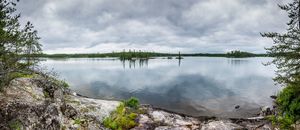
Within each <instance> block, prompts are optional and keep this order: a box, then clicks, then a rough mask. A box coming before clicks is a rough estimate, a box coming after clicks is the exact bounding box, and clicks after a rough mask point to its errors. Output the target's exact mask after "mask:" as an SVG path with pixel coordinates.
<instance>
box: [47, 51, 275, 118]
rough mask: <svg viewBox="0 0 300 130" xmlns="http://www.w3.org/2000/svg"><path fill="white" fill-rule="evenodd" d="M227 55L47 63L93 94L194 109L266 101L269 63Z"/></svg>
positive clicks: (221, 108)
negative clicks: (180, 59) (133, 61)
mask: <svg viewBox="0 0 300 130" xmlns="http://www.w3.org/2000/svg"><path fill="white" fill-rule="evenodd" d="M227 60H228V59H226V58H205V57H201V58H188V57H187V58H185V59H183V64H181V66H180V67H178V60H166V59H150V60H149V63H147V64H148V67H141V68H139V65H138V64H139V62H138V61H136V67H138V68H137V69H129V68H125V69H124V68H123V66H122V62H120V61H119V60H105V61H104V60H91V61H90V60H86V59H84V60H75V61H72V60H71V61H67V62H61V61H57V62H54V61H53V62H50V63H47V64H48V65H49V66H53V67H54V68H55V69H56V70H58V72H60V73H61V74H62V77H63V78H65V79H66V80H67V81H69V82H70V83H71V85H72V89H75V90H76V91H77V92H79V93H81V94H83V95H86V96H90V97H95V98H106V99H112V98H115V99H124V98H128V97H130V96H136V97H139V98H140V99H141V101H142V102H143V103H148V104H153V105H156V106H160V107H163V108H166V109H168V110H172V111H176V112H181V113H189V114H194V115H197V114H200V113H201V112H202V113H203V112H204V111H205V113H207V111H210V112H214V113H222V111H233V110H234V109H233V108H234V106H235V105H240V106H241V108H244V107H249V108H251V107H252V106H257V104H266V105H267V102H269V101H270V100H269V96H270V95H269V94H273V92H274V91H275V90H276V88H275V87H274V85H273V81H272V78H271V77H272V76H273V73H272V72H273V69H272V68H267V67H265V66H263V65H262V64H261V63H262V60H259V59H257V58H249V59H248V58H247V59H243V60H247V61H246V62H244V61H242V62H243V63H237V64H238V65H232V64H231V63H230V64H228V63H227ZM235 60H236V59H235ZM238 62H240V61H238ZM143 64H144V63H143ZM127 65H128V64H127ZM144 65H145V64H144ZM203 106H205V107H203ZM207 109H209V110H207Z"/></svg>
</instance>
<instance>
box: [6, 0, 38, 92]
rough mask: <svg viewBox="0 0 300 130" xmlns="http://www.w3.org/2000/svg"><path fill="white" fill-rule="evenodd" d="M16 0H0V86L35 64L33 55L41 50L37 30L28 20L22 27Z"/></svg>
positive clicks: (27, 70)
mask: <svg viewBox="0 0 300 130" xmlns="http://www.w3.org/2000/svg"><path fill="white" fill-rule="evenodd" d="M17 2H18V0H17V1H14V0H0V88H1V87H3V86H4V85H7V84H8V83H9V82H10V81H11V80H12V79H14V78H16V77H17V75H20V73H28V72H29V71H30V67H31V66H32V65H34V64H35V62H34V59H33V55H35V54H39V53H40V52H41V44H39V42H38V39H39V37H38V36H37V31H36V30H34V26H33V25H32V24H31V23H30V22H27V24H26V25H25V26H24V27H22V26H21V24H20V22H19V18H20V16H21V15H20V14H17V12H16V3H17Z"/></svg>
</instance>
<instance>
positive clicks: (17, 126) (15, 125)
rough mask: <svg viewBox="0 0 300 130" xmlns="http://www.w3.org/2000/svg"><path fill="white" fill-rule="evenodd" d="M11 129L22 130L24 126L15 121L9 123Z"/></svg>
mask: <svg viewBox="0 0 300 130" xmlns="http://www.w3.org/2000/svg"><path fill="white" fill-rule="evenodd" d="M9 128H10V129H12V130H21V128H22V124H21V122H20V121H13V122H10V123H9Z"/></svg>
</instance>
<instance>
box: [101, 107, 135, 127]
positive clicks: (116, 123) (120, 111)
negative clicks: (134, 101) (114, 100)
mask: <svg viewBox="0 0 300 130" xmlns="http://www.w3.org/2000/svg"><path fill="white" fill-rule="evenodd" d="M136 117H137V114H136V113H134V112H131V111H130V110H128V109H126V107H125V104H124V103H121V104H120V105H119V106H118V107H117V109H116V110H115V111H113V112H112V113H111V115H110V116H109V117H107V118H105V119H104V121H103V124H104V126H105V127H107V128H110V129H112V130H127V129H130V128H133V127H135V126H136V125H137V124H136V122H135V119H136Z"/></svg>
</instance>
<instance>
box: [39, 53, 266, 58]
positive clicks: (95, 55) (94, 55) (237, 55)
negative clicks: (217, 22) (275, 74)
mask: <svg viewBox="0 0 300 130" xmlns="http://www.w3.org/2000/svg"><path fill="white" fill-rule="evenodd" d="M182 56H206V57H231V58H243V57H268V56H270V55H268V54H254V53H249V52H242V51H234V52H230V53H182V54H181V53H180V54H178V53H159V52H147V51H123V52H112V53H89V54H39V55H35V57H45V58H104V57H117V58H120V59H134V58H145V59H147V58H151V57H182Z"/></svg>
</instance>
